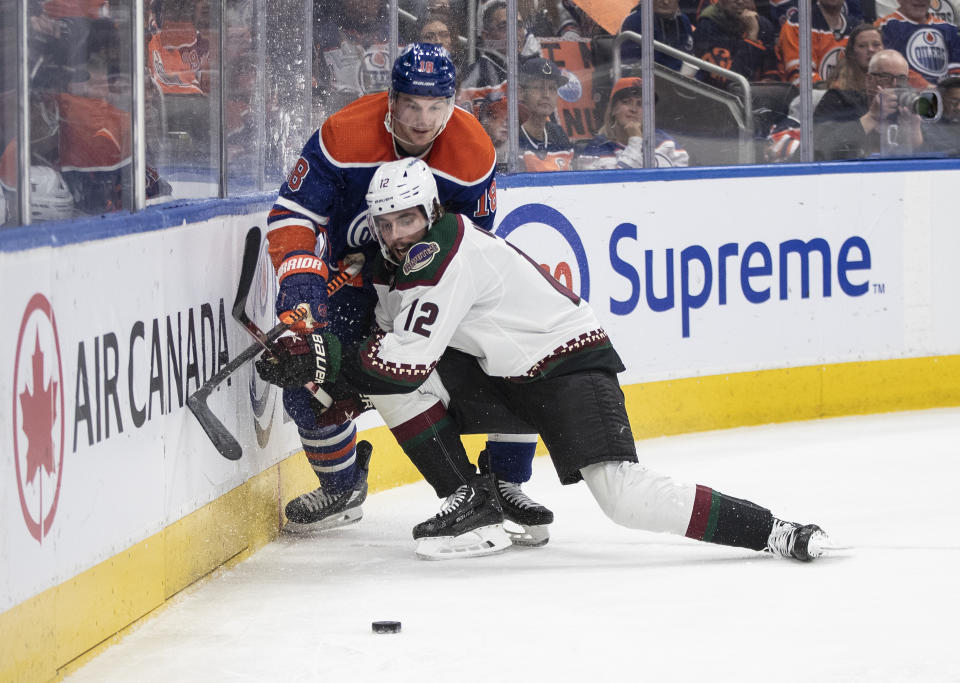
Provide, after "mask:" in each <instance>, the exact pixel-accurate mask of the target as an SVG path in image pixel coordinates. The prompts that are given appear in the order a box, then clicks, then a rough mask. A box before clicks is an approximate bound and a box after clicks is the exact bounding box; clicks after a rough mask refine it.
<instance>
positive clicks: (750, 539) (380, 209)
mask: <svg viewBox="0 0 960 683" xmlns="http://www.w3.org/2000/svg"><path fill="white" fill-rule="evenodd" d="M367 203H368V205H369V206H370V223H371V228H372V230H373V232H374V235H375V236H376V238H377V240H378V241H379V242H380V245H381V254H380V255H379V256H378V257H377V261H376V264H375V268H374V271H373V277H374V286H375V287H376V291H377V307H376V320H377V328H378V329H377V331H376V332H375V333H374V334H372V335H370V336H369V337H368V338H367V339H366V340H365V341H364V342H363V343H362V344H361V345H360V346H359V347H356V348H353V349H346V350H344V352H343V353H342V355H340V353H339V351H340V350H339V349H338V348H334V347H330V348H326V349H324V350H323V351H322V353H321V355H322V356H323V357H324V358H326V359H327V361H328V362H327V365H326V367H332V366H333V365H334V362H333V357H334V356H337V355H339V358H338V361H339V362H337V363H336V367H337V371H338V373H339V376H335V374H336V373H330V372H327V373H326V374H325V375H324V377H323V384H324V386H325V387H326V388H327V389H329V390H331V391H333V390H334V387H336V386H338V385H341V384H346V385H349V386H351V387H352V388H354V389H355V390H358V391H361V392H363V393H365V394H367V395H368V396H369V398H370V400H371V401H372V403H373V404H374V406H375V407H376V408H377V410H378V411H379V413H380V415H381V416H382V417H383V419H384V422H386V423H387V426H388V427H390V428H391V429H392V430H393V433H394V434H395V435H396V436H397V439H398V441H400V443H401V445H402V446H403V448H404V451H405V452H406V453H407V455H408V456H409V457H410V459H411V460H412V461H413V462H414V463H415V464H416V465H417V467H418V468H419V469H420V470H421V471H425V472H429V471H430V470H431V468H438V470H439V472H438V473H437V474H436V475H435V478H440V477H441V476H449V475H448V473H449V472H450V470H451V468H450V464H451V463H452V464H454V465H455V466H456V471H457V472H458V475H459V476H458V477H456V478H451V481H450V483H449V485H448V486H456V488H454V489H453V490H452V491H451V493H450V495H449V496H448V498H447V500H446V501H445V502H444V504H443V506H442V507H441V510H440V513H439V514H437V515H436V516H435V517H433V518H431V519H428V520H426V521H425V522H423V523H421V524H418V525H417V526H416V527H414V532H413V533H414V538H415V539H416V540H417V554H418V555H419V556H420V557H423V558H426V559H449V558H456V557H469V556H473V555H486V554H489V553H493V552H497V551H499V550H503V549H505V548H506V547H508V546H509V539H507V538H506V536H505V535H504V533H503V529H502V522H503V514H502V512H501V506H500V505H499V502H498V497H497V495H496V490H497V486H498V484H497V476H496V475H495V474H493V475H491V474H485V473H483V472H482V471H481V472H480V473H479V474H478V473H476V472H475V471H474V468H473V465H471V464H470V462H469V461H468V460H467V457H466V453H465V452H464V450H463V446H462V445H461V443H460V434H461V433H483V432H485V431H488V430H489V429H491V428H496V429H508V428H509V429H516V428H517V426H518V423H519V424H521V425H529V427H528V428H529V429H530V431H536V432H538V433H539V434H540V436H541V437H542V438H543V440H544V443H545V444H546V445H547V449H548V450H549V453H550V458H551V460H552V461H553V465H554V467H555V469H556V472H557V475H558V477H559V478H560V481H561V482H562V483H563V484H575V483H577V482H579V481H581V480H583V481H586V483H587V487H588V488H589V489H590V492H591V494H593V496H594V498H595V499H596V500H597V503H598V504H599V505H600V507H601V509H602V510H603V511H604V512H605V513H606V514H607V516H609V517H610V518H611V519H612V520H613V521H614V522H616V523H618V524H621V525H623V526H627V527H630V528H635V529H643V530H647V531H658V532H667V533H674V534H677V535H681V536H686V537H688V538H692V539H695V540H701V541H707V542H711V543H719V544H722V545H730V546H737V547H741V548H749V549H752V550H757V551H763V550H766V551H768V552H770V553H771V554H773V555H775V556H779V557H786V558H791V559H795V560H801V561H809V560H812V559H815V558H817V557H819V556H820V555H821V554H823V552H824V551H825V550H826V549H827V547H828V544H829V541H828V538H827V535H826V534H825V533H824V532H823V530H822V529H821V528H820V527H819V526H817V525H815V524H797V523H794V522H787V521H783V520H781V519H778V518H777V517H774V515H773V514H772V512H771V511H770V510H769V509H767V508H765V507H762V506H760V505H757V504H755V503H752V502H750V501H746V500H741V499H738V498H733V497H731V496H728V495H726V494H723V493H720V492H719V491H715V490H713V489H711V488H709V487H706V486H699V485H697V486H694V485H689V484H684V483H681V482H678V481H675V480H674V479H672V478H670V477H668V476H666V475H663V474H659V473H656V472H653V471H652V470H649V469H647V468H646V467H644V466H642V465H641V464H640V463H639V462H638V459H637V452H636V444H635V441H634V438H633V434H632V432H631V429H630V422H629V419H628V417H627V413H626V408H625V405H624V396H623V392H622V391H621V389H620V385H619V383H618V381H617V373H618V372H621V371H623V370H624V366H623V363H622V362H621V360H620V357H619V355H618V354H617V352H616V351H615V350H614V348H613V345H612V343H611V341H610V339H609V337H608V336H607V334H606V332H605V331H604V329H603V327H602V326H601V325H600V323H599V321H598V320H597V317H596V315H595V314H594V312H593V309H592V308H591V307H590V305H589V304H588V303H587V302H586V301H584V300H583V299H581V298H580V297H578V296H577V295H575V294H574V293H573V292H571V291H570V290H569V289H567V288H566V287H564V286H563V285H561V284H560V283H558V282H557V281H556V280H554V279H553V278H551V277H550V276H549V275H547V274H545V273H544V272H543V271H542V270H541V269H540V268H539V266H538V265H537V264H536V262H535V261H533V260H532V259H530V258H529V257H527V256H526V255H525V254H524V253H523V252H521V251H520V250H519V249H517V248H516V247H514V246H513V245H511V244H509V243H508V242H506V241H504V240H502V239H500V238H498V237H496V236H494V235H492V234H490V233H488V232H486V231H485V230H482V229H480V228H478V227H477V226H476V225H474V224H473V223H472V221H470V219H469V218H468V217H466V216H462V215H456V214H451V213H446V214H445V213H444V211H443V209H442V207H441V206H440V202H439V201H438V200H437V189H436V185H435V184H434V180H433V176H432V175H431V173H430V171H429V169H428V168H427V167H426V165H425V164H424V163H423V162H422V161H420V160H418V159H402V160H399V161H394V162H390V163H387V164H384V165H383V166H381V167H380V168H379V169H378V170H377V173H376V175H374V177H373V179H372V181H371V183H370V191H369V193H368V194H367ZM315 336H318V337H319V335H315ZM316 343H318V344H319V345H320V346H321V347H322V346H323V345H324V341H323V339H322V338H320V339H318V340H317V342H316ZM304 355H305V356H306V358H305V359H304V360H303V361H302V362H300V363H297V364H296V365H298V366H299V368H297V367H296V366H295V365H294V364H288V368H289V369H290V372H289V375H288V376H287V377H286V381H289V382H304V381H307V380H310V379H313V378H315V377H316V375H315V373H314V361H315V358H314V357H313V356H312V354H311V353H310V352H308V353H306V354H304ZM261 366H262V363H259V364H258V371H259V370H261ZM265 379H266V377H265ZM438 492H439V491H438Z"/></svg>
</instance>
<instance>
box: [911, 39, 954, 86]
mask: <svg viewBox="0 0 960 683" xmlns="http://www.w3.org/2000/svg"><path fill="white" fill-rule="evenodd" d="M906 54H907V61H908V62H909V63H910V66H912V67H913V68H914V69H916V70H917V71H919V72H920V73H922V74H923V75H924V76H940V75H942V74H943V73H944V72H946V70H947V41H946V40H944V37H943V34H942V33H940V31H937V30H935V29H932V28H930V29H925V30H922V31H917V32H915V33H914V34H913V35H912V36H910V40H908V41H907V50H906Z"/></svg>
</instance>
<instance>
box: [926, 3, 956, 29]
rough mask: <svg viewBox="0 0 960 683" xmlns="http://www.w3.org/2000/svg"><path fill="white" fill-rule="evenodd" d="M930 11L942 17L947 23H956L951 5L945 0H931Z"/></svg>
mask: <svg viewBox="0 0 960 683" xmlns="http://www.w3.org/2000/svg"><path fill="white" fill-rule="evenodd" d="M930 12H931V13H932V14H933V16H935V17H939V18H940V19H943V20H944V21H945V22H947V23H948V24H954V25H956V23H957V22H956V21H954V16H955V15H954V13H953V5H951V4H950V3H949V2H948V1H947V0H931V2H930Z"/></svg>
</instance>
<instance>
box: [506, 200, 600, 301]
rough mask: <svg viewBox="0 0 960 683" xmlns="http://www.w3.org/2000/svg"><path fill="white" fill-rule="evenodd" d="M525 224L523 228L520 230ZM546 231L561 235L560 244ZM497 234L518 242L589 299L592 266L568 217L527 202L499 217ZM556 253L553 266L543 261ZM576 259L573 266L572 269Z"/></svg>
mask: <svg viewBox="0 0 960 683" xmlns="http://www.w3.org/2000/svg"><path fill="white" fill-rule="evenodd" d="M521 228H522V230H521ZM545 233H549V234H550V235H555V236H557V237H559V238H560V239H559V242H561V244H559V245H551V244H550V239H549V238H548V237H547V235H546V234H545ZM496 235H497V237H502V238H503V239H508V238H510V239H509V241H510V242H511V243H512V244H514V245H515V246H517V247H519V248H520V249H521V250H523V251H524V252H526V253H528V254H529V255H530V256H531V257H532V258H533V259H534V260H535V261H537V262H538V263H541V267H542V268H544V270H546V271H547V272H548V273H549V274H550V275H552V276H553V277H554V278H556V279H557V280H558V281H559V282H560V283H561V284H563V285H564V286H566V287H567V288H568V289H570V290H572V291H574V292H576V293H577V294H579V296H580V297H581V298H582V299H586V300H587V301H589V300H590V266H589V263H588V262H587V252H586V250H585V249H584V248H583V242H582V241H581V240H580V235H578V234H577V231H576V229H575V228H574V227H573V225H572V224H571V223H570V221H569V220H567V218H566V217H565V216H564V215H563V214H562V213H560V212H559V211H557V210H556V209H554V208H553V207H550V206H547V205H546V204H524V205H523V206H519V207H517V208H516V209H514V210H513V211H511V212H510V213H508V214H507V215H506V216H504V218H503V220H501V221H500V224H499V225H498V226H497V229H496ZM548 254H550V255H553V256H554V259H553V260H554V264H553V269H552V270H551V268H550V264H546V263H542V260H543V259H544V258H545V257H546V256H547V255H548ZM571 261H572V262H573V266H574V268H573V269H571V267H570V266H571V263H570V262H571Z"/></svg>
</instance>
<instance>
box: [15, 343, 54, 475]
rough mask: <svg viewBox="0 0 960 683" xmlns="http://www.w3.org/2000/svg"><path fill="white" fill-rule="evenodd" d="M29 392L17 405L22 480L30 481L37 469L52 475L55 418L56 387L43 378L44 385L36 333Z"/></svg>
mask: <svg viewBox="0 0 960 683" xmlns="http://www.w3.org/2000/svg"><path fill="white" fill-rule="evenodd" d="M32 365H33V393H30V390H29V388H27V389H24V390H23V393H21V394H20V407H21V409H22V410H23V432H24V434H26V435H27V442H28V446H27V456H26V461H27V468H26V469H27V474H26V481H27V483H28V484H29V483H31V482H32V481H33V480H34V479H35V478H36V476H37V471H38V470H40V469H41V468H43V469H44V470H45V471H46V473H47V474H53V472H54V469H55V465H54V463H53V436H51V432H52V431H53V426H54V423H55V422H56V419H57V390H58V389H59V384H58V383H57V382H55V381H53V380H46V382H47V383H46V385H44V381H45V380H44V373H43V351H41V350H40V335H39V333H38V334H37V336H36V341H35V342H34V349H33V359H32Z"/></svg>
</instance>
